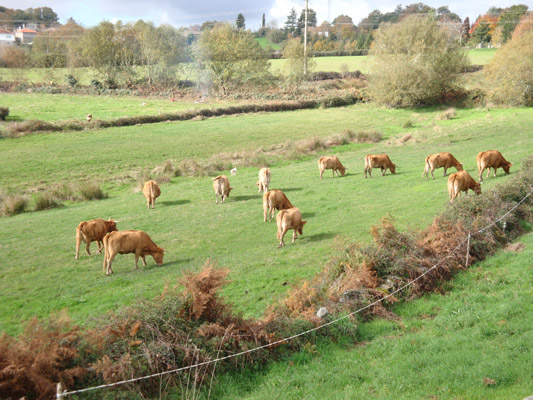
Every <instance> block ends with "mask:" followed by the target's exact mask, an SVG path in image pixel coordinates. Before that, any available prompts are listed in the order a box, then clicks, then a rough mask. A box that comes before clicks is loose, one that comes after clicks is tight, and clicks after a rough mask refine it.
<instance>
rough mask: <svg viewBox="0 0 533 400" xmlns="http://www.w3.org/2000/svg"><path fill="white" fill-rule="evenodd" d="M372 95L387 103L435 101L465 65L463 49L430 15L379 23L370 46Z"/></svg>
mask: <svg viewBox="0 0 533 400" xmlns="http://www.w3.org/2000/svg"><path fill="white" fill-rule="evenodd" d="M370 55H371V70H370V81H369V86H370V90H371V92H372V97H373V99H374V100H375V101H376V102H378V103H381V104H384V105H387V106H389V107H418V106H422V105H429V104H435V103H437V102H438V101H439V100H440V99H441V98H442V97H443V96H445V95H446V93H448V92H449V91H450V90H451V89H455V88H456V87H457V86H458V79H459V76H460V74H461V72H462V71H464V68H465V67H466V66H467V65H468V58H467V55H466V53H465V52H464V51H463V50H462V49H461V48H460V46H459V43H458V42H457V41H456V40H452V39H451V38H450V37H449V36H448V35H447V34H446V32H445V31H444V30H443V29H441V27H440V26H439V25H438V23H437V21H436V20H435V19H434V18H431V17H421V16H418V15H412V16H409V17H406V18H405V19H403V20H402V21H401V22H400V23H398V24H392V25H391V24H387V25H382V26H381V27H380V29H379V30H378V31H377V32H376V37H375V41H374V45H373V47H372V49H371V50H370Z"/></svg>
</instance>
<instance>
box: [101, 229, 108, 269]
mask: <svg viewBox="0 0 533 400" xmlns="http://www.w3.org/2000/svg"><path fill="white" fill-rule="evenodd" d="M108 239H109V233H108V234H107V235H105V236H104V239H103V240H102V242H103V243H104V264H103V269H104V274H105V273H106V272H107V271H106V270H107V256H108V253H109V248H108V246H107V243H108Z"/></svg>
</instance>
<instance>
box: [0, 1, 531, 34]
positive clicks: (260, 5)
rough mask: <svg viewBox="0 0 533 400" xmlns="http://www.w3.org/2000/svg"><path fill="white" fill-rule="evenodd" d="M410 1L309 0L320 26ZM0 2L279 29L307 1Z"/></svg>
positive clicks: (455, 6) (460, 4)
mask: <svg viewBox="0 0 533 400" xmlns="http://www.w3.org/2000/svg"><path fill="white" fill-rule="evenodd" d="M420 1H421V0H411V1H408V2H404V3H400V1H399V0H379V1H366V0H309V8H312V9H313V10H315V11H316V13H317V20H318V24H321V23H322V22H323V21H329V22H331V21H332V20H333V19H334V18H335V17H337V16H338V15H341V14H344V15H348V16H350V17H351V18H352V20H353V21H354V23H356V24H357V23H358V22H359V21H360V20H361V19H363V18H364V17H366V16H367V15H368V14H369V13H370V12H371V11H372V10H375V9H378V10H380V11H381V12H389V11H393V10H394V9H395V8H396V6H397V5H398V4H403V5H404V6H405V5H407V4H412V3H417V2H420ZM422 2H423V3H425V4H428V5H430V6H432V7H435V8H438V7H441V6H448V7H449V9H450V11H452V12H455V13H456V14H458V15H459V16H460V17H461V18H462V19H464V18H465V17H467V16H468V17H470V21H471V23H472V22H473V21H474V20H475V19H476V18H477V16H478V15H480V14H484V13H485V12H487V11H488V9H489V8H490V7H492V6H496V7H509V6H511V5H513V4H526V5H528V6H529V8H530V9H533V0H528V1H524V0H497V1H493V0H488V1H487V0H442V1H438V0H427V1H422ZM0 5H2V6H4V7H8V8H19V9H26V8H38V7H41V6H42V7H45V6H46V7H51V8H52V9H53V10H54V11H55V12H56V13H57V15H58V17H59V22H61V23H65V22H66V21H67V19H68V18H70V17H72V18H74V20H76V22H78V23H79V24H81V25H83V26H85V27H91V26H94V25H97V24H98V23H99V22H101V21H104V20H105V21H111V22H116V21H117V20H121V21H122V22H132V21H137V20H139V19H143V20H145V21H151V22H153V23H154V24H156V25H161V24H170V25H173V26H175V27H180V26H190V25H195V24H199V25H201V24H202V22H204V21H213V20H216V21H229V22H232V23H234V22H235V20H236V18H237V15H238V14H239V13H242V14H243V15H244V17H245V22H246V28H248V29H252V30H257V29H258V28H260V26H261V16H262V14H263V13H264V14H265V18H266V24H267V25H272V24H275V25H277V26H278V27H282V26H283V24H284V23H285V21H286V19H287V15H289V13H290V11H291V9H292V8H293V7H294V9H295V10H296V12H297V13H298V15H299V14H300V11H301V10H302V9H303V8H305V0H261V1H259V0H198V1H197V2H196V1H191V0H158V1H156V2H154V1H145V0H92V1H72V0H40V1H33V0H22V1H21V0H1V1H0Z"/></svg>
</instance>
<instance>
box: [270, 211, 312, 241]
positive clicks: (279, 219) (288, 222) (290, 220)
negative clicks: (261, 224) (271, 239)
mask: <svg viewBox="0 0 533 400" xmlns="http://www.w3.org/2000/svg"><path fill="white" fill-rule="evenodd" d="M276 223H277V225H278V233H277V238H278V240H279V245H278V247H283V246H285V242H284V241H283V238H284V237H285V234H286V233H287V232H288V231H289V230H291V229H292V230H293V232H292V242H293V243H294V241H295V240H296V239H298V235H297V233H299V234H300V235H303V234H304V233H303V229H304V225H305V224H306V223H307V221H302V214H301V213H300V210H299V209H298V208H296V207H293V208H289V209H288V210H281V211H280V212H279V213H278V215H276Z"/></svg>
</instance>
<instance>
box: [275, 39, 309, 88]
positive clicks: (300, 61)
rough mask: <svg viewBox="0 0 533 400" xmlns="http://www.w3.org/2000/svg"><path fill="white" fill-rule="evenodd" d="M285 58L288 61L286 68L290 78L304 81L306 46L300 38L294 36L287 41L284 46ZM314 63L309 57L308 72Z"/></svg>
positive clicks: (295, 80) (294, 80)
mask: <svg viewBox="0 0 533 400" xmlns="http://www.w3.org/2000/svg"><path fill="white" fill-rule="evenodd" d="M282 54H283V58H284V59H285V60H287V61H286V63H285V69H286V72H287V76H288V78H289V79H290V80H291V81H293V82H300V81H302V80H303V79H304V78H305V76H304V46H303V43H301V41H300V39H298V38H293V39H289V40H287V41H286V42H285V46H284V47H283V52H282ZM313 67H314V63H313V62H312V61H311V60H310V59H308V60H307V72H308V73H309V71H311V70H312V68H313Z"/></svg>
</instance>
